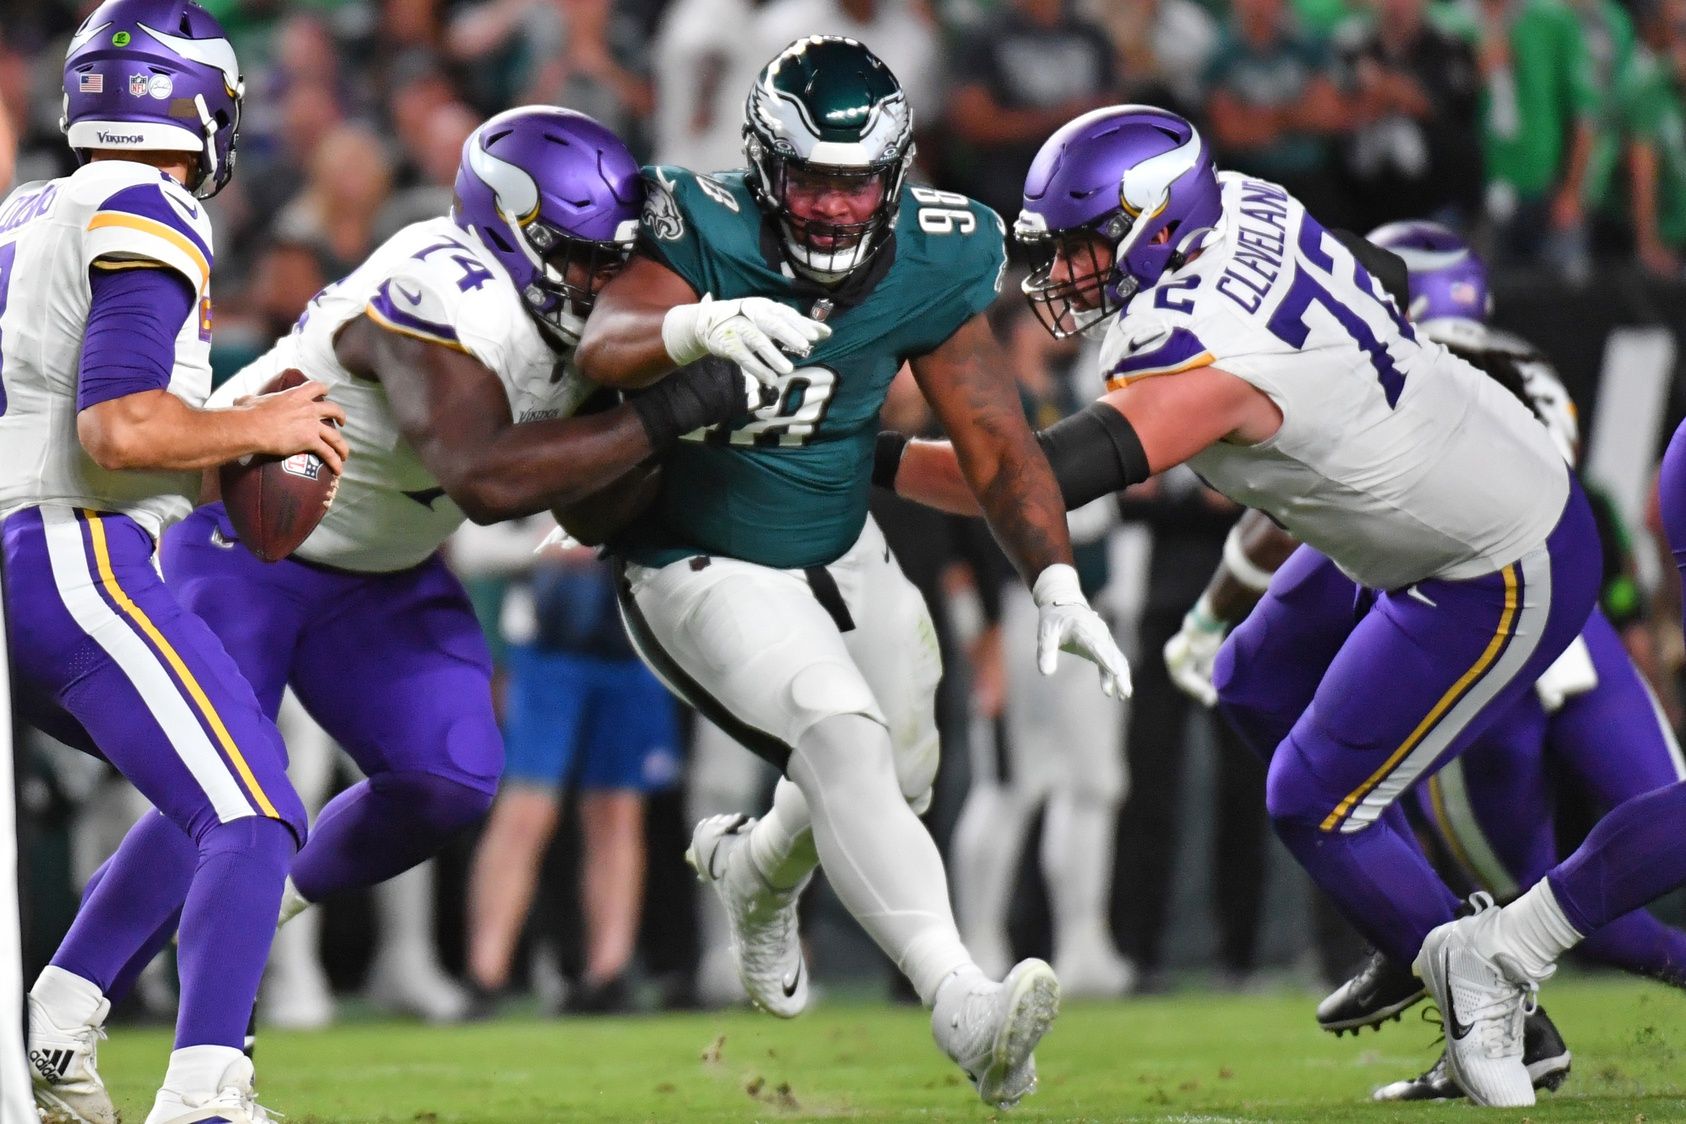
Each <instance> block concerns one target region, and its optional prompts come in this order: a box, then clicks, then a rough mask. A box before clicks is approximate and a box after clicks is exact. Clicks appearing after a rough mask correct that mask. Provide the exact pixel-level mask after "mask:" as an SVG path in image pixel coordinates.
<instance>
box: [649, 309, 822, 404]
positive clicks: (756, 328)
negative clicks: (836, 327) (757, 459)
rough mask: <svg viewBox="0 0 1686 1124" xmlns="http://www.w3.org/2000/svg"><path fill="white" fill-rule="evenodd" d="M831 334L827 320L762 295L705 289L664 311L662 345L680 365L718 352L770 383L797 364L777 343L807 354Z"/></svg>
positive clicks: (799, 353) (787, 372)
mask: <svg viewBox="0 0 1686 1124" xmlns="http://www.w3.org/2000/svg"><path fill="white" fill-rule="evenodd" d="M829 335H831V328H830V327H828V326H827V325H825V324H822V323H820V322H819V321H818V320H811V319H809V318H808V317H806V316H804V315H802V314H801V313H800V312H797V311H796V310H795V309H791V308H786V307H785V306H784V305H782V304H780V303H778V302H777V301H773V300H768V299H767V298H766V297H741V298H739V299H737V300H730V301H717V300H715V299H714V298H713V297H712V296H709V295H707V294H704V296H703V299H702V300H700V301H698V302H697V303H696V304H680V305H675V306H674V307H672V308H670V309H668V310H667V315H666V316H664V317H662V345H663V346H665V347H666V348H667V353H668V355H669V356H670V357H671V358H672V359H673V361H674V362H675V363H677V364H679V365H680V366H681V367H683V366H684V365H685V364H687V363H695V362H696V361H697V360H698V359H701V358H702V357H703V356H705V355H718V356H719V357H720V358H722V359H727V360H730V361H731V362H733V363H736V364H737V365H738V366H740V367H742V368H743V369H744V370H745V371H748V372H749V373H750V374H751V375H754V376H755V378H756V381H758V382H762V383H766V384H769V385H771V384H776V383H777V382H778V380H779V376H780V375H788V374H790V372H791V371H793V370H795V369H796V368H795V365H794V364H792V363H791V361H790V358H789V357H788V356H786V355H785V353H784V352H783V351H780V350H779V348H780V347H783V348H785V349H786V350H788V351H792V352H795V353H796V354H797V355H807V354H808V352H810V351H811V350H813V347H814V345H815V344H816V343H818V342H820V341H821V340H823V339H825V338H826V337H827V336H829Z"/></svg>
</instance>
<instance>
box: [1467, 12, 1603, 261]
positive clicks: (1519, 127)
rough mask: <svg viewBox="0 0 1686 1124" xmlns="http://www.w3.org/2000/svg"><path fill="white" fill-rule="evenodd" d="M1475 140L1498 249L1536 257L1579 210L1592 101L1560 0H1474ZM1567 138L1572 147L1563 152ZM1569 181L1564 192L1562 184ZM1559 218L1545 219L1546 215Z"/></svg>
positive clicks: (1579, 46) (1577, 40)
mask: <svg viewBox="0 0 1686 1124" xmlns="http://www.w3.org/2000/svg"><path fill="white" fill-rule="evenodd" d="M1478 11H1479V17H1480V23H1481V31H1480V47H1479V59H1480V63H1481V73H1482V78H1483V81H1484V83H1485V86H1486V104H1485V109H1484V112H1483V121H1482V147H1483V150H1484V155H1485V157H1486V163H1487V209H1488V214H1489V216H1490V217H1491V218H1492V219H1493V221H1494V223H1495V226H1496V227H1497V234H1498V239H1497V242H1498V244H1497V246H1496V250H1497V252H1498V256H1500V257H1501V258H1510V259H1512V260H1515V259H1524V260H1529V259H1534V258H1537V257H1538V256H1540V255H1541V254H1542V253H1545V252H1547V251H1548V250H1549V249H1550V240H1551V235H1552V233H1553V232H1554V231H1561V230H1562V229H1564V225H1563V224H1564V223H1565V221H1567V222H1571V223H1572V222H1573V221H1575V220H1576V219H1577V218H1578V216H1579V214H1580V205H1579V201H1578V198H1577V196H1578V192H1579V181H1578V178H1577V179H1575V182H1573V183H1571V182H1570V181H1571V175H1570V173H1571V170H1572V169H1573V168H1574V167H1576V166H1579V167H1580V169H1581V171H1580V172H1579V173H1576V175H1577V176H1580V175H1584V169H1585V164H1586V161H1587V160H1588V159H1589V157H1590V152H1591V147H1592V140H1593V134H1592V133H1591V131H1590V129H1591V120H1592V118H1593V116H1594V115H1595V112H1596V109H1597V92H1596V91H1595V90H1594V89H1593V88H1592V68H1591V67H1590V65H1589V63H1588V59H1587V55H1586V47H1585V44H1584V43H1583V42H1582V32H1581V26H1580V21H1579V20H1578V19H1577V17H1576V13H1575V11H1574V10H1573V9H1571V8H1570V7H1569V6H1568V5H1567V4H1565V3H1564V2H1563V0H1478ZM1571 137H1573V138H1574V146H1575V154H1573V155H1572V154H1571V153H1570V152H1566V151H1565V147H1566V141H1567V140H1568V139H1569V138H1571ZM1566 188H1567V191H1566V190H1565V189H1566ZM1554 219H1555V220H1557V221H1555V222H1554V221H1553V220H1554Z"/></svg>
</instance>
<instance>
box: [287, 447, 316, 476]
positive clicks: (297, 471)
mask: <svg viewBox="0 0 1686 1124" xmlns="http://www.w3.org/2000/svg"><path fill="white" fill-rule="evenodd" d="M281 471H282V472H285V473H287V474H288V475H289V476H302V477H304V478H305V479H306V480H314V479H316V477H317V476H318V475H319V474H320V473H321V472H322V461H321V460H320V458H318V457H317V456H316V454H315V453H294V454H293V455H292V456H290V457H288V458H287V459H286V460H284V461H282V462H281Z"/></svg>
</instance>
